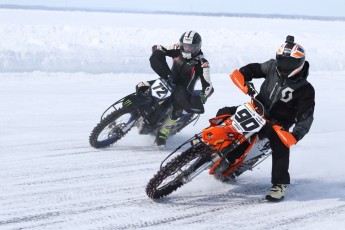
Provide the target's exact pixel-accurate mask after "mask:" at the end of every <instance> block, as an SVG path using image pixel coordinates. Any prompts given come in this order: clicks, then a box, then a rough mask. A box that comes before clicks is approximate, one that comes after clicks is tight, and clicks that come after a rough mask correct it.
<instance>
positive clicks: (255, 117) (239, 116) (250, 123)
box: [232, 103, 266, 133]
mask: <svg viewBox="0 0 345 230" xmlns="http://www.w3.org/2000/svg"><path fill="white" fill-rule="evenodd" d="M265 123H266V121H265V119H263V118H262V117H261V116H260V115H259V114H258V113H257V112H256V111H255V110H254V109H253V107H252V106H251V105H249V104H248V103H247V104H244V105H241V106H239V107H238V108H237V110H236V113H235V116H234V120H233V122H232V124H233V125H234V127H235V128H236V130H237V131H238V132H239V133H246V132H259V131H260V129H261V128H262V127H263V126H264V125H265Z"/></svg>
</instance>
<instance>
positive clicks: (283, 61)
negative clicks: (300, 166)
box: [217, 36, 315, 200]
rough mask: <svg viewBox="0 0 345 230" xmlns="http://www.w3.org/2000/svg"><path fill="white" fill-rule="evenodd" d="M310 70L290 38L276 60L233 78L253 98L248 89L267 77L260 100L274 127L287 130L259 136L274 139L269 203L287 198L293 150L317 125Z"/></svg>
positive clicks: (228, 109)
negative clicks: (312, 127) (309, 80)
mask: <svg viewBox="0 0 345 230" xmlns="http://www.w3.org/2000/svg"><path fill="white" fill-rule="evenodd" d="M308 70H309V63H308V62H307V61H305V51H304V49H303V47H302V46H301V45H299V44H297V43H294V38H293V36H288V37H287V39H286V42H285V44H283V45H282V46H281V47H280V48H279V49H278V51H277V53H276V59H275V60H274V59H271V60H268V61H266V62H264V63H261V64H259V63H252V64H248V65H246V66H243V67H241V68H240V69H239V71H238V70H237V71H236V70H235V71H234V72H233V73H232V75H231V78H232V80H233V81H234V83H235V84H236V85H237V86H238V87H240V88H241V89H242V90H243V92H245V93H248V94H250V95H253V92H252V91H253V90H251V88H250V87H248V85H250V84H251V83H250V82H249V81H251V80H252V79H253V78H265V80H264V82H263V83H262V85H261V88H260V92H259V94H258V96H257V97H256V99H258V100H259V101H260V102H261V103H263V104H264V105H265V107H266V108H267V109H268V110H269V113H270V117H268V118H269V119H270V120H271V121H273V124H278V125H280V126H282V127H283V130H276V126H272V123H271V124H268V125H266V126H265V127H264V128H263V130H261V131H260V133H259V136H260V135H261V136H266V137H267V138H268V139H269V140H270V146H271V149H272V178H271V182H272V184H273V186H272V188H271V189H270V191H269V193H268V194H267V195H266V199H267V200H280V199H282V198H284V196H285V189H286V185H287V184H290V175H289V171H288V170H289V156H290V147H291V146H292V145H294V144H296V143H297V142H298V141H300V140H301V139H302V138H303V137H304V136H305V135H306V134H307V133H308V132H309V129H310V127H311V125H312V122H313V114H314V106H315V91H314V88H313V86H312V85H311V84H310V83H309V82H308V81H307V76H308ZM234 111H236V108H234V107H225V108H223V109H220V110H219V111H218V113H217V115H221V114H227V113H228V114H233V113H234ZM292 127H293V128H292ZM290 128H292V130H291V132H290V131H289V130H290ZM278 134H279V135H278Z"/></svg>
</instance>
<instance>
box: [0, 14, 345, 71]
mask: <svg viewBox="0 0 345 230" xmlns="http://www.w3.org/2000/svg"><path fill="white" fill-rule="evenodd" d="M35 13H37V11H36V10H5V9H1V10H0V72H3V73H4V72H31V71H43V72H88V73H108V72H113V73H125V72H130V73H153V71H152V70H151V68H150V64H149V60H148V59H149V57H150V54H151V47H152V45H154V44H163V45H165V44H172V43H175V42H177V41H178V39H179V37H180V35H181V34H182V33H183V32H184V31H185V30H189V29H193V30H197V31H198V32H199V33H200V34H201V36H202V38H203V47H202V49H203V51H204V53H205V57H206V58H207V59H208V60H209V62H210V64H211V68H212V69H211V70H212V72H213V73H229V72H230V71H232V70H233V69H235V68H239V67H240V66H242V65H244V64H247V63H251V62H263V61H266V60H268V59H270V58H274V57H275V52H276V50H277V49H278V47H279V46H280V45H281V44H283V42H284V41H285V37H286V35H288V34H291V35H294V36H295V38H296V42H298V43H300V44H301V45H302V46H304V48H305V49H306V52H307V60H309V61H310V63H311V71H343V70H344V68H345V67H344V63H345V42H344V41H345V32H344V31H345V30H344V28H345V22H344V21H321V20H312V21H310V20H302V19H274V18H267V19H265V18H241V17H221V18H220V17H209V16H200V17H197V18H198V19H199V20H197V21H195V18H196V17H195V16H193V20H190V19H191V17H189V16H185V15H159V14H154V15H153V14H152V15H150V14H129V13H95V12H73V11H71V12H68V13H67V15H68V16H67V17H66V12H64V14H62V13H61V12H59V11H47V12H40V13H39V14H38V15H40V16H35V15H36V14H35ZM44 14H46V15H44ZM51 14H54V17H50V15H51ZM59 14H61V15H63V17H59ZM49 18H52V19H49ZM52 20H54V21H53V22H52ZM13 21H15V22H16V23H15V24H11V22H13ZM46 21H49V23H45V22H46ZM18 22H19V23H18ZM52 24H53V25H52ZM277 24H278V25H279V28H280V29H279V30H277V29H276V28H277ZM310 25H312V26H310ZM270 27H272V28H274V29H272V28H270ZM340 28H343V29H340ZM329 30H332V31H337V33H334V32H332V33H331V34H339V36H337V37H332V38H330V36H329V35H328V33H327V32H328V31H329Z"/></svg>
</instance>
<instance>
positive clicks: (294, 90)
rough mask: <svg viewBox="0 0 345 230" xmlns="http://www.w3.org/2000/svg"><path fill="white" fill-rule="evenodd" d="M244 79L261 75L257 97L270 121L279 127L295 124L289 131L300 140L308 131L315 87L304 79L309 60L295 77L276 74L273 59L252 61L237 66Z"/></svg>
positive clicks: (312, 112)
mask: <svg viewBox="0 0 345 230" xmlns="http://www.w3.org/2000/svg"><path fill="white" fill-rule="evenodd" d="M239 70H240V72H241V73H242V74H243V75H244V78H245V80H246V81H251V80H252V79H253V78H265V80H264V82H263V83H262V85H261V88H260V93H259V95H258V97H257V99H258V100H259V101H261V102H262V103H263V104H264V105H265V106H266V107H267V108H268V109H269V112H270V115H271V118H270V119H272V120H275V121H276V122H278V123H280V125H282V126H283V127H286V128H289V127H291V126H292V125H293V124H294V125H295V127H294V128H293V130H292V134H293V135H294V136H295V138H296V139H297V140H301V139H302V138H303V137H304V135H306V134H307V133H308V132H309V129H310V127H311V125H312V123H313V120H314V117H313V114H314V107H315V90H314V87H313V86H312V85H311V84H310V83H309V82H308V81H307V77H308V72H309V63H308V62H307V61H306V62H305V63H304V66H303V69H302V70H301V71H300V72H299V73H298V74H297V75H295V76H293V77H291V78H287V79H282V78H281V77H279V75H278V73H277V71H276V65H275V60H274V59H271V60H269V61H267V62H264V63H261V64H259V63H252V64H249V65H246V66H243V67H242V68H240V69H239Z"/></svg>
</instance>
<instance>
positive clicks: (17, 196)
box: [0, 1, 345, 230]
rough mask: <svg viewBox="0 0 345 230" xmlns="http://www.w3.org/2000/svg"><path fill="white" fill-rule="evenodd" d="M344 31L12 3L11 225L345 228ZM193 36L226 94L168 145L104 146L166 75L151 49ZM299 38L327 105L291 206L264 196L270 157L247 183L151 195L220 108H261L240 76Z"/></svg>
mask: <svg viewBox="0 0 345 230" xmlns="http://www.w3.org/2000/svg"><path fill="white" fill-rule="evenodd" d="M11 2H12V1H11ZM325 28H326V29H325ZM341 28H345V22H344V21H329V20H327V21H322V20H292V19H277V18H272V17H271V18H242V17H209V16H207V17H205V16H186V15H184V16H182V15H179V16H177V15H159V14H155V15H150V14H133V13H131V14H123V13H99V12H97V13H96V12H80V11H78V12H72V11H68V12H63V11H42V10H8V9H1V10H0V108H1V109H0V175H1V176H0V184H1V186H0V229H11V230H12V229H54V230H55V229H73V230H75V229H157V230H158V229H159V230H161V229H198V230H200V229H243V230H258V229H267V230H268V229H269V230H271V229H276V230H281V229H283V230H284V229H286V230H287V229H288V230H291V229H294V230H316V229H320V230H321V229H322V230H324V229H330V230H343V229H344V226H345V219H344V213H345V192H344V191H345V179H344V178H345V170H344V161H345V155H344V152H345V151H344V146H343V145H342V142H343V141H342V140H344V138H345V125H344V108H345V100H344V96H345V93H344V85H345V69H344V68H345V65H344V63H345V43H344V41H345V30H343V29H341ZM188 29H194V30H197V31H198V32H199V33H200V34H201V36H202V38H203V48H202V49H203V51H204V53H205V57H206V58H207V59H208V60H209V62H210V66H211V78H212V81H213V84H214V87H215V93H214V94H213V95H212V97H211V98H209V100H208V102H207V103H206V105H205V106H206V112H205V114H203V115H202V116H201V117H200V119H199V121H198V123H197V124H196V125H195V126H189V127H187V128H186V129H184V130H183V131H182V132H181V133H179V134H178V135H176V136H174V137H172V138H170V139H168V142H167V147H166V149H164V150H158V149H157V148H155V147H154V146H153V145H152V144H153V141H154V140H153V137H149V136H138V134H137V130H136V129H133V130H132V131H131V132H129V133H128V135H127V136H126V137H124V138H123V139H122V140H120V141H119V142H118V143H116V144H115V145H113V146H112V147H110V148H108V149H104V150H95V149H93V148H91V147H90V146H89V143H88V137H89V134H90V132H91V130H92V129H93V127H94V126H95V125H96V124H97V123H98V122H99V118H100V116H101V114H102V112H103V111H104V110H105V109H106V108H107V107H108V106H109V105H111V104H112V103H113V102H115V101H116V100H118V99H120V98H122V97H124V96H125V95H127V94H129V93H132V92H133V90H134V88H135V84H137V83H138V82H139V81H143V80H151V79H155V78H157V76H156V75H155V74H154V72H153V71H152V70H151V69H150V66H149V61H148V58H149V56H150V53H151V47H152V45H153V44H172V43H175V42H177V41H178V39H179V37H180V36H181V34H182V33H183V32H184V31H185V30H188ZM325 30H326V32H325ZM288 34H291V35H294V36H295V37H296V41H297V42H299V43H300V44H301V45H302V46H303V47H304V48H305V50H306V52H307V60H309V61H310V66H311V67H310V76H309V81H310V82H311V83H312V84H313V85H314V87H315V90H316V108H315V120H314V124H313V126H312V128H311V130H310V133H309V134H308V135H306V136H305V138H304V139H303V140H301V141H300V142H299V143H298V144H297V145H296V146H294V147H292V150H291V161H290V165H291V167H290V173H291V185H289V186H288V188H287V193H286V198H285V200H284V201H283V202H280V203H268V202H266V201H265V200H264V196H265V194H266V192H267V191H268V189H269V188H270V186H271V184H270V173H271V159H270V158H269V159H268V160H266V161H265V162H263V163H262V164H261V165H260V166H259V167H257V168H255V169H254V170H253V171H250V172H246V173H244V174H243V175H241V177H239V178H238V180H237V182H236V183H235V184H230V185H229V184H222V183H220V182H218V181H216V180H214V179H213V178H212V177H210V176H209V175H208V174H207V172H205V173H203V174H201V175H200V176H199V177H197V178H196V179H195V181H192V182H191V183H189V184H187V185H186V186H184V187H183V188H181V189H179V190H178V191H176V192H175V193H173V194H171V195H170V196H169V197H167V198H165V199H162V200H161V201H152V200H151V199H149V198H148V197H147V196H146V194H145V186H146V184H147V182H148V181H149V180H150V178H152V176H153V175H154V174H155V173H156V172H157V170H158V169H159V165H160V162H161V161H162V160H163V159H164V158H165V157H166V156H167V155H168V154H169V153H170V152H171V151H172V150H174V148H175V147H177V146H178V145H179V144H181V143H182V142H184V141H185V140H186V139H188V138H190V137H191V136H193V135H194V134H195V133H198V132H200V130H201V129H202V128H204V127H207V126H208V119H209V118H211V117H213V116H214V115H215V114H216V112H217V110H218V109H219V108H221V107H223V106H226V105H228V106H229V105H238V104H240V103H243V102H245V101H247V100H248V97H246V96H245V95H243V94H242V93H241V92H240V91H239V90H238V89H237V88H236V87H235V86H234V85H233V83H232V82H231V80H230V79H229V73H231V72H232V71H233V70H234V69H235V68H239V67H241V66H242V65H245V64H247V63H251V62H263V61H266V60H268V59H270V58H274V56H275V52H276V50H277V48H278V47H279V46H280V45H281V44H282V43H283V42H284V41H285V37H286V35H288ZM254 83H255V85H256V86H257V88H258V87H259V85H260V81H255V82H254Z"/></svg>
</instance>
